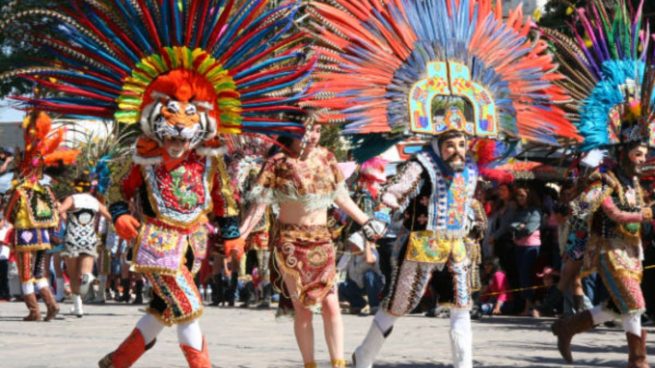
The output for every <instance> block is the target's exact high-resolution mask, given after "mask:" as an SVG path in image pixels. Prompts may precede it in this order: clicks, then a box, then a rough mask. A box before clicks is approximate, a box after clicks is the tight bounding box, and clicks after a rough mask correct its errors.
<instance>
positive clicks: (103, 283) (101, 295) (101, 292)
mask: <svg viewBox="0 0 655 368" xmlns="http://www.w3.org/2000/svg"><path fill="white" fill-rule="evenodd" d="M98 281H99V284H98V292H97V293H96V297H95V299H94V300H93V302H94V303H98V304H105V303H106V299H105V288H106V287H107V276H106V275H100V276H98Z"/></svg>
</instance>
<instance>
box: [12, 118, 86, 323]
mask: <svg viewBox="0 0 655 368" xmlns="http://www.w3.org/2000/svg"><path fill="white" fill-rule="evenodd" d="M22 128H23V137H24V140H25V151H24V153H23V156H22V157H21V160H20V164H19V173H20V178H21V180H20V182H18V184H17V185H16V186H15V188H14V189H13V192H12V193H11V197H10V199H9V202H8V205H7V208H5V211H4V215H5V217H6V219H7V220H8V221H9V223H11V224H12V225H13V227H14V237H13V243H14V244H13V246H14V251H15V252H16V259H17V265H18V273H19V277H20V282H21V288H22V291H23V300H24V301H25V304H26V306H27V308H28V309H29V315H28V316H27V317H25V318H24V319H23V320H25V321H38V320H41V313H40V311H39V304H38V302H37V299H36V294H35V291H38V292H39V294H40V295H41V297H42V298H43V300H44V301H45V303H46V305H47V307H48V311H47V314H46V317H45V320H46V321H50V320H52V319H53V318H55V316H56V315H57V313H58V312H59V306H58V305H57V302H56V301H55V298H54V296H53V295H52V291H51V290H50V285H49V282H48V280H47V279H46V277H45V276H46V267H49V266H48V265H47V264H45V261H46V252H47V251H48V250H50V249H51V248H52V247H53V246H54V245H53V244H51V237H52V235H53V233H54V232H55V230H56V229H57V228H58V226H59V212H58V210H57V201H56V198H55V196H54V194H53V192H52V189H51V188H50V186H49V185H47V184H44V183H43V182H42V180H43V169H44V168H45V167H47V166H55V165H61V164H64V165H69V164H72V163H74V162H75V160H76V158H77V155H78V153H79V152H78V151H76V150H70V149H65V148H63V147H60V145H61V143H62V141H63V138H64V129H61V128H60V129H57V130H53V129H51V128H52V121H51V120H50V117H49V116H47V115H46V114H45V113H42V112H39V113H37V112H34V113H32V114H30V116H28V117H27V118H25V120H24V121H23V126H22Z"/></svg>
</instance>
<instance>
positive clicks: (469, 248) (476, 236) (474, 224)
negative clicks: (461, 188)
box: [464, 199, 488, 292]
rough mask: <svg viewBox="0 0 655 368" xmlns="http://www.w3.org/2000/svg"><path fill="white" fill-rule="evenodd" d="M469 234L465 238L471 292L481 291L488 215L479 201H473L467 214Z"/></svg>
mask: <svg viewBox="0 0 655 368" xmlns="http://www.w3.org/2000/svg"><path fill="white" fill-rule="evenodd" d="M467 216H468V221H467V225H468V227H467V234H466V236H465V237H464V245H465V246H466V254H467V255H468V258H469V262H470V265H469V272H468V277H469V284H470V286H471V291H472V292H476V291H480V289H481V288H482V279H481V275H480V265H481V264H482V244H481V242H482V238H483V237H484V234H485V232H486V230H487V226H488V224H487V214H486V213H485V212H484V208H482V204H481V203H480V201H478V200H477V199H473V201H472V203H471V206H470V211H469V212H468V213H467Z"/></svg>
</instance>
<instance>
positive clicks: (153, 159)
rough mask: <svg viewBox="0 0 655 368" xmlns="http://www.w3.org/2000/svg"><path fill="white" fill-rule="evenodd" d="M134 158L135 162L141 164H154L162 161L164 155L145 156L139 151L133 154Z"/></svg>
mask: <svg viewBox="0 0 655 368" xmlns="http://www.w3.org/2000/svg"><path fill="white" fill-rule="evenodd" d="M132 160H133V161H134V163H135V164H137V165H141V166H154V165H157V164H159V163H161V162H162V160H163V159H162V157H161V156H157V157H147V158H146V157H143V156H139V155H138V154H137V153H135V154H134V155H132Z"/></svg>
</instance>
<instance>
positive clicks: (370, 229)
mask: <svg viewBox="0 0 655 368" xmlns="http://www.w3.org/2000/svg"><path fill="white" fill-rule="evenodd" d="M362 231H363V232H364V236H365V237H366V240H368V241H370V242H376V241H377V240H378V239H380V238H382V237H383V236H384V233H386V232H387V224H385V223H384V222H382V221H380V220H377V219H370V220H368V221H367V222H366V223H365V224H364V226H362Z"/></svg>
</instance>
